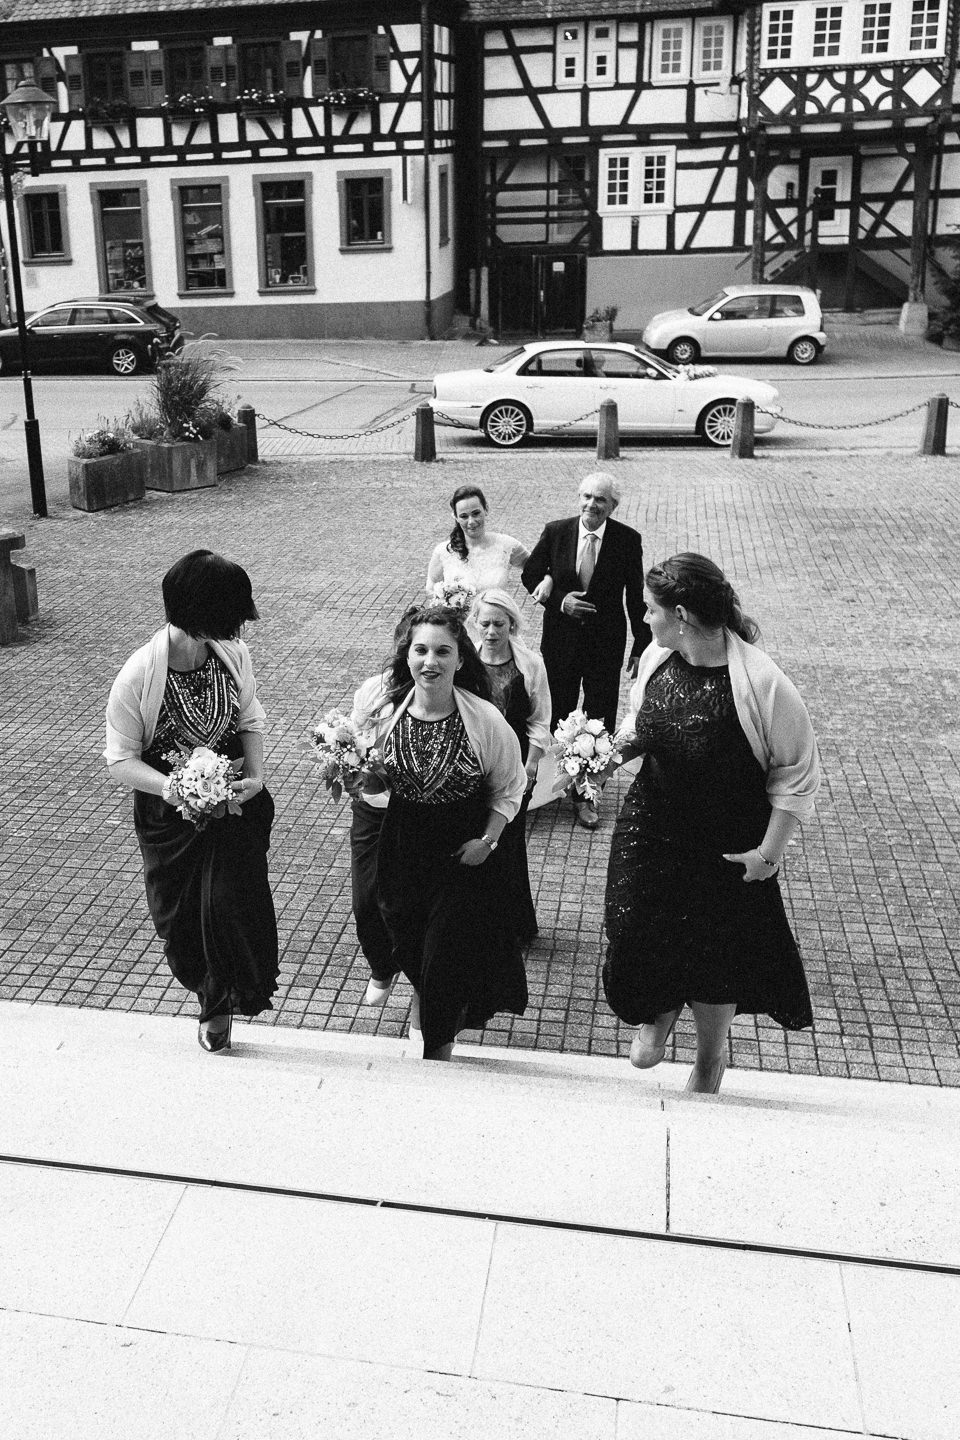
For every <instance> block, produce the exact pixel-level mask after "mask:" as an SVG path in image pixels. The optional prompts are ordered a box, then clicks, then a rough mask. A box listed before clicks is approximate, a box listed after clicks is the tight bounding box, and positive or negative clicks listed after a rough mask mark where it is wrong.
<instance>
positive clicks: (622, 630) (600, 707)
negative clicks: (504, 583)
mask: <svg viewBox="0 0 960 1440" xmlns="http://www.w3.org/2000/svg"><path fill="white" fill-rule="evenodd" d="M619 500H620V492H619V490H618V489H617V487H616V485H615V484H614V482H613V480H612V479H611V477H610V476H609V475H604V474H603V473H601V472H597V473H595V474H591V475H587V476H586V478H585V479H584V480H582V481H581V483H580V490H579V507H580V514H579V516H576V517H574V518H573V519H570V520H551V521H549V522H548V523H547V525H545V526H544V530H543V534H542V535H541V536H540V539H539V540H538V541H537V544H536V546H535V548H534V550H533V553H532V554H531V556H530V559H529V560H528V561H527V563H526V565H524V567H523V573H522V577H521V578H522V580H523V583H524V585H525V586H526V588H527V589H528V590H529V591H530V593H531V594H532V595H533V597H534V599H536V600H539V599H540V593H541V585H542V582H543V581H544V580H545V578H546V577H547V576H548V575H549V576H550V577H551V579H552V582H553V584H552V589H551V591H550V593H549V595H548V596H547V598H546V600H545V601H544V605H545V613H544V617H543V639H542V640H541V643H540V649H541V652H542V654H543V659H544V662H545V664H546V667H547V679H548V680H549V682H550V699H551V702H552V706H553V718H552V720H551V728H552V729H555V728H556V726H557V724H558V723H559V722H560V721H561V720H562V719H563V718H564V717H565V716H566V715H569V713H570V711H571V710H575V709H576V708H577V704H578V702H579V699H580V687H581V685H582V686H583V708H584V710H585V711H586V713H587V714H588V715H589V716H590V717H591V719H597V720H602V721H603V723H604V724H605V725H606V727H607V729H608V730H609V731H610V733H611V735H612V734H613V732H614V728H615V726H616V723H617V705H618V703H619V698H620V664H621V661H622V660H623V652H624V647H625V645H626V642H627V615H629V617H630V630H631V632H632V634H633V644H632V646H631V650H630V658H629V660H628V662H627V671H628V673H629V674H630V675H635V674H636V671H637V660H638V658H639V656H640V653H641V651H643V650H644V649H645V648H646V646H647V645H648V644H649V643H650V631H649V629H648V628H647V625H646V623H645V621H644V618H643V616H644V611H645V608H646V607H645V605H644V601H643V548H642V543H641V539H640V534H639V532H638V531H636V530H634V529H632V528H631V526H629V525H621V524H620V522H619V521H618V520H613V519H611V516H612V514H613V512H614V510H615V509H616V508H617V505H618V503H619ZM624 600H626V615H625V614H624ZM574 803H575V805H576V810H577V819H578V821H579V822H580V824H581V825H582V826H583V827H584V829H586V830H595V829H596V827H597V823H598V815H597V810H596V807H595V806H594V805H592V804H591V803H590V802H589V801H588V800H585V799H583V798H579V799H578V798H577V797H574Z"/></svg>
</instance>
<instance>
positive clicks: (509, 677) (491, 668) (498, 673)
mask: <svg viewBox="0 0 960 1440" xmlns="http://www.w3.org/2000/svg"><path fill="white" fill-rule="evenodd" d="M483 668H484V670H486V672H487V679H488V680H489V681H490V690H491V695H490V699H491V700H492V701H493V703H494V705H496V707H497V709H498V710H499V711H500V714H501V715H506V713H507V701H508V699H509V695H510V689H511V687H512V685H513V682H514V680H515V679H516V677H517V676H518V675H519V674H520V670H519V667H518V665H517V662H516V660H514V658H513V656H512V655H511V657H510V659H509V660H504V662H503V664H502V665H490V664H488V663H487V661H486V660H484V662H483Z"/></svg>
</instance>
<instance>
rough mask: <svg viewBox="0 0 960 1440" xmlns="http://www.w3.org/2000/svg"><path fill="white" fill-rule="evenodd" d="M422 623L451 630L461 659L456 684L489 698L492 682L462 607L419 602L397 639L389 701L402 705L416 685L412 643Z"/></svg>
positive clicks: (388, 681)
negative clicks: (470, 634) (457, 608)
mask: <svg viewBox="0 0 960 1440" xmlns="http://www.w3.org/2000/svg"><path fill="white" fill-rule="evenodd" d="M421 625H439V626H441V627H442V628H443V629H444V630H449V632H450V635H451V638H452V639H453V641H454V643H455V645H456V647H457V653H458V654H459V657H460V662H461V663H460V669H459V670H458V671H457V674H456V678H455V680H454V684H455V685H456V686H457V688H458V689H460V690H468V691H469V692H470V694H471V695H477V696H479V698H480V699H481V700H489V699H490V682H489V681H488V679H487V672H486V670H485V669H484V665H483V661H482V660H481V659H480V656H479V655H478V654H477V649H476V646H475V645H474V643H473V641H472V640H471V639H470V636H469V635H468V634H467V629H466V625H465V623H464V617H463V616H462V615H461V613H460V611H459V610H452V609H450V607H449V606H447V605H437V604H426V605H419V606H417V608H416V609H414V610H413V611H412V613H410V614H409V616H408V620H407V629H406V634H405V635H402V636H400V637H399V639H398V641H397V644H396V647H395V649H394V652H393V661H392V662H391V665H390V670H389V674H388V677H387V685H386V691H387V701H388V703H390V704H392V705H398V704H399V703H400V701H401V700H402V699H404V697H405V696H406V695H407V694H409V692H410V690H411V689H412V687H413V676H412V675H411V674H410V662H409V656H410V646H411V645H412V644H413V641H414V632H415V631H416V630H418V629H419V628H420V626H421Z"/></svg>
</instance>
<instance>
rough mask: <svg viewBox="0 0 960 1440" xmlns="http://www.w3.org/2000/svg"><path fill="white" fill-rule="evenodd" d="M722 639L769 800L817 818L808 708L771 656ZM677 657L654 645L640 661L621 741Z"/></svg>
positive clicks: (728, 634) (816, 761) (731, 637)
mask: <svg viewBox="0 0 960 1440" xmlns="http://www.w3.org/2000/svg"><path fill="white" fill-rule="evenodd" d="M723 633H724V639H725V640H726V644H727V665H728V666H729V670H730V688H731V690H732V691H733V703H734V705H735V706H736V711H737V719H738V720H739V721H740V726H741V729H742V730H743V733H744V734H745V735H746V737H747V739H748V741H749V742H750V749H751V750H752V751H753V753H754V755H755V756H756V757H757V759H758V760H759V762H760V764H761V765H762V766H763V769H764V772H765V774H766V777H767V799H768V800H769V801H770V804H771V806H772V808H773V809H774V810H789V811H790V813H791V814H792V815H796V816H798V817H799V818H801V819H802V818H803V817H804V816H806V815H812V814H813V805H814V799H815V797H816V794H817V791H818V790H819V789H820V757H819V755H818V753H817V741H816V738H815V736H814V733H813V726H812V725H811V723H810V716H809V715H808V714H807V708H806V706H805V705H804V703H803V701H802V700H801V699H800V695H799V692H798V691H797V688H796V686H795V685H794V684H793V682H792V681H791V680H788V679H787V677H786V675H784V673H783V671H782V670H781V669H780V667H779V666H778V665H777V664H776V663H775V662H774V661H773V660H771V659H770V656H769V655H767V654H766V653H765V652H764V651H763V650H758V649H757V647H756V645H748V644H747V643H746V641H745V640H741V639H740V636H739V635H736V634H734V632H733V631H732V630H726V629H725V630H724V632H723ZM672 654H673V651H672V650H666V649H664V648H663V646H662V645H657V644H656V642H654V643H652V644H650V645H648V646H647V648H646V650H644V652H643V654H642V655H641V656H640V666H639V669H638V670H637V678H636V681H635V683H634V685H633V687H632V689H631V691H630V709H629V711H628V713H627V715H626V716H625V717H624V719H623V721H622V722H621V724H620V727H619V730H618V732H617V734H618V737H619V738H620V739H629V738H632V737H633V736H634V734H635V731H636V723H637V714H638V712H639V710H640V706H641V705H642V704H643V696H644V693H645V691H646V688H647V682H648V681H649V679H650V676H651V675H652V674H653V673H654V672H655V671H656V670H658V669H659V668H660V666H661V665H662V664H663V663H664V661H665V660H668V659H669V657H670V656H671V655H672Z"/></svg>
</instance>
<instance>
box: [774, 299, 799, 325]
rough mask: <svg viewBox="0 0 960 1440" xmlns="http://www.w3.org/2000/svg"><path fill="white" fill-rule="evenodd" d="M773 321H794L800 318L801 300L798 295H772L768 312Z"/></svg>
mask: <svg viewBox="0 0 960 1440" xmlns="http://www.w3.org/2000/svg"><path fill="white" fill-rule="evenodd" d="M770 313H771V315H772V316H773V318H774V319H775V320H785V319H794V318H796V317H799V316H802V315H803V313H804V310H803V300H802V299H801V298H800V296H799V295H774V297H773V307H772V309H771V311H770Z"/></svg>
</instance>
